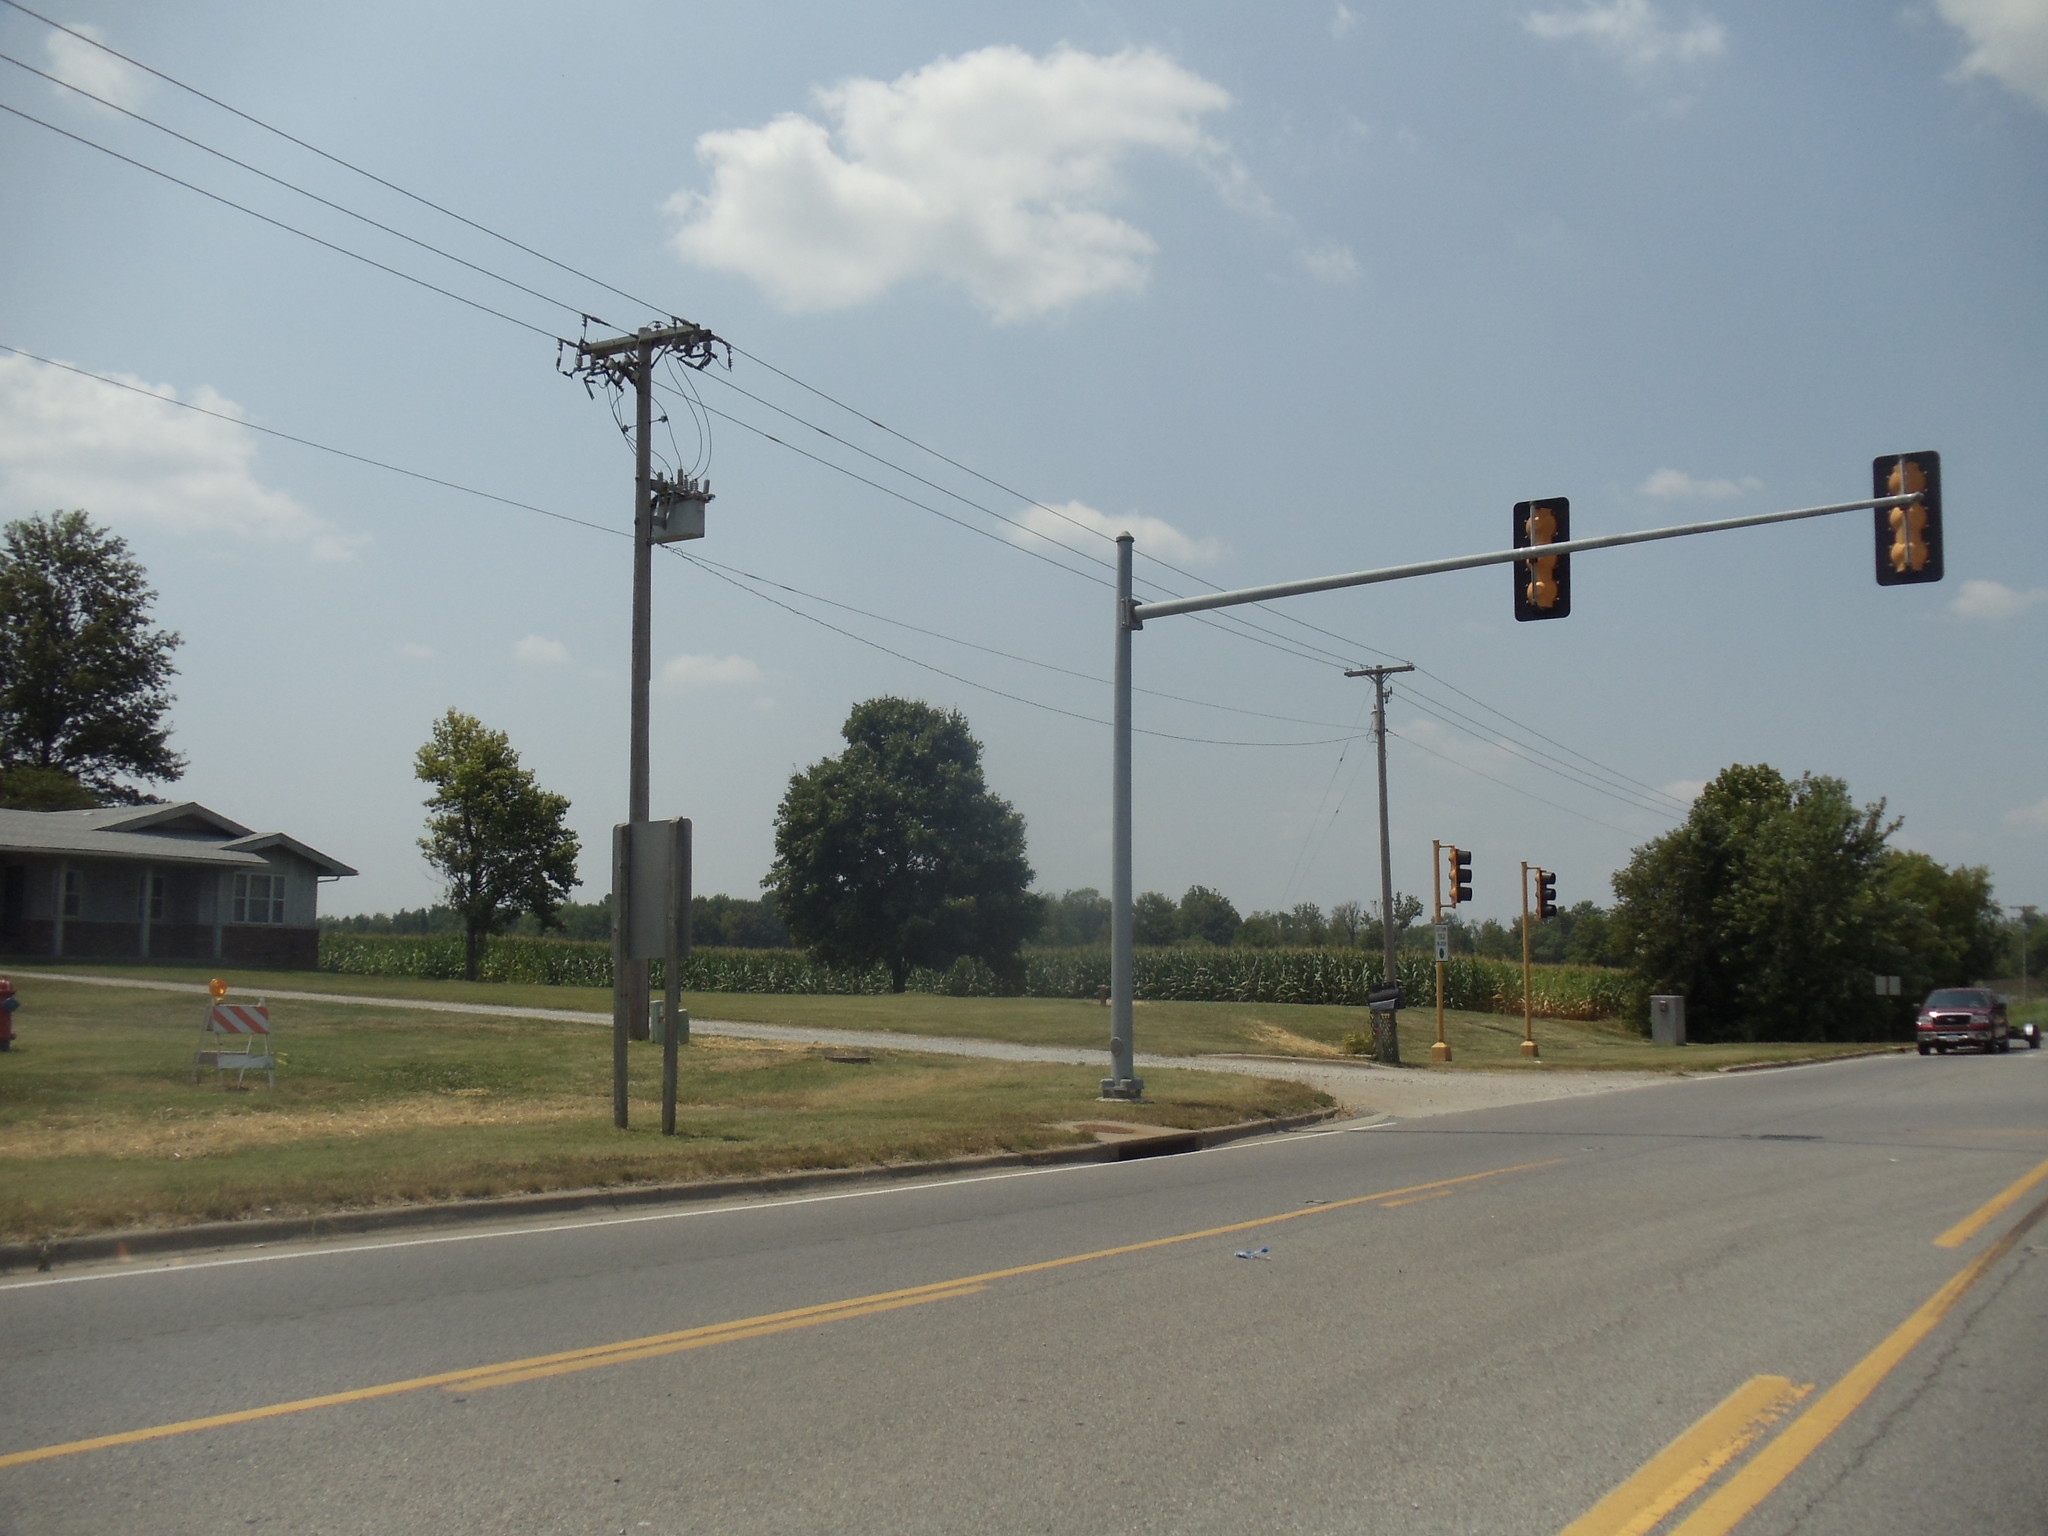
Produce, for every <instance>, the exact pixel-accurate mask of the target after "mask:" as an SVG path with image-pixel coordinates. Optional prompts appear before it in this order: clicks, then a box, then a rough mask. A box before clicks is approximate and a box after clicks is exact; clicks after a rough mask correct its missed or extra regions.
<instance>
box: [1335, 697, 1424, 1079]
mask: <svg viewBox="0 0 2048 1536" xmlns="http://www.w3.org/2000/svg"><path fill="white" fill-rule="evenodd" d="M1414 670H1415V668H1414V667H1413V666H1411V665H1408V664H1406V663H1404V664H1403V665H1401V666H1398V667H1359V668H1358V669H1357V670H1355V671H1349V672H1346V673H1345V674H1344V675H1345V676H1346V677H1369V678H1371V679H1372V736H1373V744H1374V746H1375V747H1376V748H1377V749H1378V752H1379V759H1380V940H1381V943H1382V944H1383V946H1384V949H1385V954H1386V970H1385V972H1384V973H1383V974H1382V976H1381V978H1380V980H1381V981H1382V983H1383V984H1385V985H1386V986H1389V987H1398V986H1399V985H1400V984H1401V968H1400V963H1399V960H1398V958H1397V955H1396V950H1395V936H1394V868H1393V861H1392V856H1391V852H1390V844H1389V842H1388V839H1387V679H1388V678H1389V677H1392V676H1393V675H1394V674H1395V673H1397V672H1413V671H1414ZM1372 1059H1373V1060H1374V1061H1378V1062H1383V1063H1385V1064H1386V1065H1387V1066H1390V1067H1398V1066H1399V1065H1400V1064H1401V1024H1400V1016H1399V1014H1398V1013H1396V1011H1395V1010H1394V1009H1392V1008H1389V1009H1388V1010H1387V1011H1386V1012H1385V1013H1381V1012H1379V1011H1377V1010H1375V1011H1374V1013H1373V1016H1372Z"/></svg>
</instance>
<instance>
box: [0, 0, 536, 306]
mask: <svg viewBox="0 0 2048 1536" xmlns="http://www.w3.org/2000/svg"><path fill="white" fill-rule="evenodd" d="M0 3H11V0H0ZM0 112H9V113H12V114H13V115H14V116H16V117H18V118H21V119H22V120H23V121H24V122H30V123H34V124H35V125H36V126H37V127H38V128H47V129H49V131H50V132H52V133H54V134H57V135H59V136H61V137H63V138H67V139H70V140H71V141H72V142H73V143H75V144H83V145H84V146H85V147H86V148H87V149H96V150H98V151H99V152H100V153H101V154H103V155H109V156H111V157H112V158H114V159H116V160H119V161H121V162H122V163H123V164H124V165H132V166H134V167H135V168H136V169H137V170H138V171H147V172H149V174H150V175H152V176H161V177H162V178H163V179H164V180H165V181H168V182H170V183H172V184H173V185H174V186H180V187H183V188H184V189H185V190H186V191H188V192H197V193H198V194H199V195H200V196H201V197H204V198H208V199H210V200H211V201H213V202H216V203H219V204H221V205H222V206H223V207H226V208H232V209H234V210H235V211H236V212H237V213H246V214H247V215H248V216H249V217H250V218H252V219H258V220H260V221H262V222H263V223H265V224H268V225H270V226H271V227H272V228H273V229H281V230H283V231H284V232H285V233H286V234H291V235H297V236H298V237H299V238H300V239H301V240H310V241H312V242H313V244H315V245H319V246H325V247H326V248H327V249H328V250H330V251H333V252H335V253H336V254H337V255H341V256H346V257H348V258H349V259H350V260H352V261H360V262H362V263H363V265H365V266H369V267H375V268H376V269H377V270H378V271H379V272H388V273H390V274H391V276H393V277H397V278H403V279H404V280H405V281H406V282H408V283H415V284H417V285H418V286H419V287H422V288H424V289H426V290H427V291H428V292H429V293H438V294H439V295H441V297H442V298H444V299H453V300H454V301H455V302H456V303H458V304H466V305H468V306H469V307H470V308H471V309H475V310H481V311H482V312H483V313H484V314H487V315H491V316H493V317H495V318H496V319H499V320H503V321H504V322H506V324H508V325H516V326H518V327H519V328H520V329H521V330H523V331H531V332H533V333H534V335H536V336H544V337H546V338H547V339H548V340H549V341H552V342H556V343H558V344H562V345H566V343H564V342H562V338H561V337H559V336H557V335H556V334H555V333H554V332H553V331H550V330H545V329H543V328H542V327H540V326H538V325H534V324H533V323H532V322H530V321H526V320H521V319H520V318H519V317H518V316H516V315H508V314H506V313H505V311H503V310H502V309H493V308H491V306H490V305H488V304H484V303H480V302H479V301H477V300H475V299H471V298H465V297H464V296H463V295H461V294H459V293H457V292H455V290H454V289H452V288H443V287H441V286H440V285H439V284H438V283H430V282H428V281H427V280H426V279H425V278H423V277H414V276H413V275H412V274H411V273H410V272H404V271H401V270H400V269H399V268H397V267H394V266H390V265H388V264H386V263H384V262H381V261H379V260H377V259H376V258H375V257H374V256H365V255H364V254H363V253H362V252H361V251H352V250H350V249H349V248H348V247H347V246H345V245H336V244H335V243H334V242H333V241H332V240H323V239H322V238H321V237H320V236H318V235H316V234H313V233H311V232H310V231H308V230H303V229H300V228H298V227H297V226H296V225H292V224H287V223H285V222H284V220H282V219H273V218H272V217H271V216H270V215H269V214H267V213H258V212H257V211H256V210H255V209H254V208H251V207H249V206H248V205H247V204H244V203H238V202H236V201H235V200H234V199H233V198H231V197H223V196H221V194H220V193H218V192H209V191H207V190H206V188H204V187H202V186H199V185H197V184H195V183H193V182H189V181H186V180H185V179H184V178H183V177H182V176H173V175H172V174H171V173H170V172H169V171H161V170H158V169H157V168H156V167H155V166H153V165H149V164H146V163H144V162H143V161H141V160H137V159H136V158H135V157H134V156H132V155H124V154H122V153H121V152H120V151H119V150H118V149H109V148H108V147H107V146H106V145H104V144H99V143H95V142H94V141H93V140H91V139H88V138H86V137H85V136H84V135H83V134H78V133H73V132H72V131H71V130H70V129H68V128H59V127H58V126H57V125H56V124H55V123H48V122H44V121H43V119H41V118H40V117H37V116H36V115H35V114H34V113H32V112H24V111H22V110H21V108H19V107H10V106H9V105H7V103H6V102H4V101H0Z"/></svg>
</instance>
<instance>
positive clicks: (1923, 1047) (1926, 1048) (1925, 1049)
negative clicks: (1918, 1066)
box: [1920, 1040, 1934, 1056]
mask: <svg viewBox="0 0 2048 1536" xmlns="http://www.w3.org/2000/svg"><path fill="white" fill-rule="evenodd" d="M1933 1050H1934V1047H1933V1046H1931V1045H1929V1044H1928V1043H1927V1042H1926V1041H1925V1040H1922V1041H1921V1042H1920V1054H1921V1055H1922V1056H1926V1055H1929V1054H1931V1053H1932V1052H1933Z"/></svg>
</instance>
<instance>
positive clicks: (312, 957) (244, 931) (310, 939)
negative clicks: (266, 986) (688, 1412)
mask: <svg viewBox="0 0 2048 1536" xmlns="http://www.w3.org/2000/svg"><path fill="white" fill-rule="evenodd" d="M220 957H221V959H222V960H224V961H227V960H232V961H234V962H236V963H237V964H239V965H248V966H255V967H258V968H260V969H263V970H269V971H313V970H318V969H319V968H320V930H319V929H317V928H270V927H254V926H252V927H247V928H233V927H230V928H224V929H222V930H221V936H220Z"/></svg>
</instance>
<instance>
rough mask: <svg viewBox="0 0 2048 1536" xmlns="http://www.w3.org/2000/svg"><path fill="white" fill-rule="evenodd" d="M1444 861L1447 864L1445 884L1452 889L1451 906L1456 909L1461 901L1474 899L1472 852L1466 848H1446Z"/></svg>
mask: <svg viewBox="0 0 2048 1536" xmlns="http://www.w3.org/2000/svg"><path fill="white" fill-rule="evenodd" d="M1444 859H1445V864H1446V867H1445V869H1444V875H1445V877H1446V879H1445V884H1447V885H1448V886H1449V887H1450V892H1451V905H1452V906H1454V907H1455V906H1457V905H1458V903H1459V902H1461V901H1470V900H1471V899H1472V855H1471V853H1470V851H1469V850H1467V849H1464V848H1446V849H1445V850H1444Z"/></svg>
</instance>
